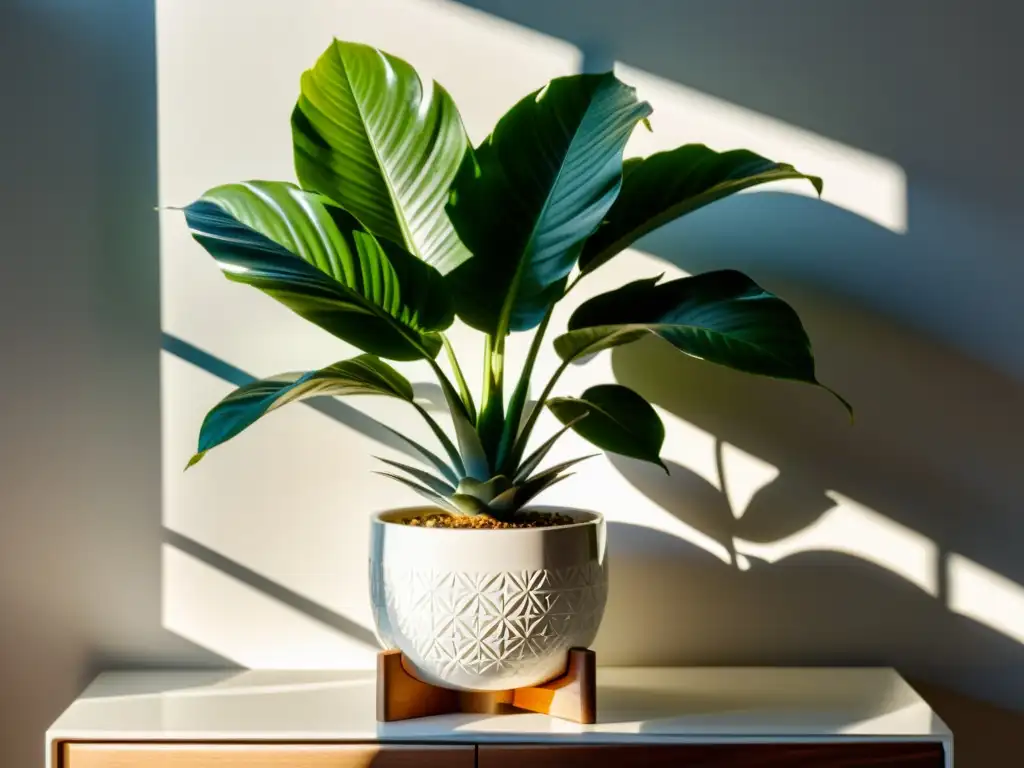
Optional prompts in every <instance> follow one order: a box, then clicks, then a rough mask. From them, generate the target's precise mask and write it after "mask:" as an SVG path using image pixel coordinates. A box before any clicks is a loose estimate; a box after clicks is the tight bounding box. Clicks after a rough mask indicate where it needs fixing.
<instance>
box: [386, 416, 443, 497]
mask: <svg viewBox="0 0 1024 768" xmlns="http://www.w3.org/2000/svg"><path fill="white" fill-rule="evenodd" d="M382 426H383V427H384V429H386V430H387V431H388V432H390V433H391V434H392V435H394V436H395V437H397V438H399V439H400V440H402V441H403V442H404V443H405V444H406V445H408V446H409V447H410V448H412V449H413V450H414V451H416V452H417V453H418V454H419V455H420V456H422V457H423V458H424V459H425V460H426V461H427V462H429V463H430V464H433V465H434V466H435V467H436V468H437V471H438V472H440V473H441V475H442V476H443V477H444V479H445V480H447V481H448V482H449V483H451V484H452V485H457V484H458V482H459V475H458V474H457V473H456V472H455V470H453V469H452V468H451V466H449V465H448V463H447V462H446V461H445V460H444V459H442V458H441V457H440V456H438V455H437V454H436V453H434V452H433V451H431V450H430V449H429V448H426V447H424V446H422V445H420V444H419V443H417V442H416V441H415V440H413V439H412V438H410V437H409V436H408V435H406V434H405V433H403V432H399V431H398V430H397V429H392V428H391V427H389V426H387V425H386V424H385V425H382Z"/></svg>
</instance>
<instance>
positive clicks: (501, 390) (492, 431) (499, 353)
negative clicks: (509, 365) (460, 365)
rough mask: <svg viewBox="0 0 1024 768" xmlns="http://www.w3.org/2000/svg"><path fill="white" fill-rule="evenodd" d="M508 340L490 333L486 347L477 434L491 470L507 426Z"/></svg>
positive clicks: (494, 466)
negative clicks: (506, 378) (506, 344)
mask: <svg viewBox="0 0 1024 768" xmlns="http://www.w3.org/2000/svg"><path fill="white" fill-rule="evenodd" d="M504 376H505V337H504V336H491V335H490V334H488V336H487V341H486V342H485V346H484V391H483V397H482V398H481V405H480V416H479V418H478V419H477V432H478V433H479V435H480V442H481V443H483V446H484V452H485V453H486V454H487V458H488V461H489V463H490V465H491V468H492V469H495V468H496V466H497V465H496V463H495V458H496V454H497V452H498V443H499V442H500V441H501V431H502V427H503V425H504V423H505V378H504Z"/></svg>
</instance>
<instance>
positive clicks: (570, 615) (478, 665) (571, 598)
mask: <svg viewBox="0 0 1024 768" xmlns="http://www.w3.org/2000/svg"><path fill="white" fill-rule="evenodd" d="M424 511H425V510H423V509H400V510H394V511H391V512H382V513H380V514H378V515H375V516H374V517H373V520H372V532H371V549H370V585H371V587H370V588H371V593H372V599H373V609H374V619H375V621H376V624H377V634H378V637H379V638H380V640H381V642H382V643H383V644H384V645H385V646H386V647H387V648H398V649H400V650H401V651H402V653H403V654H404V655H405V659H406V662H407V663H408V664H409V665H410V671H412V672H413V673H414V674H416V676H417V677H419V678H420V679H421V680H424V681H426V682H428V683H433V684H435V685H442V686H445V687H447V688H457V689H463V690H479V691H493V690H504V689H509V688H520V687H523V686H528V685H536V684H538V683H542V682H545V681H547V680H550V679H551V678H553V677H556V676H557V675H559V674H561V673H562V672H563V671H564V670H565V664H566V659H567V652H568V650H569V649H570V648H573V647H588V646H589V645H590V644H591V643H592V642H593V641H594V637H595V635H596V634H597V628H598V626H599V625H600V623H601V616H602V615H603V613H604V605H605V601H606V598H607V594H608V573H607V565H606V562H605V524H604V518H603V517H602V516H601V515H598V514H595V513H593V512H582V511H576V510H565V509H559V510H557V511H558V512H561V513H563V514H567V515H570V516H571V517H573V518H574V519H575V520H577V521H578V522H577V523H576V524H574V525H564V526H557V527H552V528H525V529H508V530H474V529H439V528H421V527H418V526H408V525H401V524H396V523H395V522H394V521H396V520H401V519H402V518H403V517H412V516H415V515H417V514H422V513H423V512H424Z"/></svg>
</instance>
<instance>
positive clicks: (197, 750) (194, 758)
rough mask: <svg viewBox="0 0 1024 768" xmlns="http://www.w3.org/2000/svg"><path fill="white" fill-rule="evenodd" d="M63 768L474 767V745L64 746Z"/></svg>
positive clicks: (78, 744) (61, 767)
mask: <svg viewBox="0 0 1024 768" xmlns="http://www.w3.org/2000/svg"><path fill="white" fill-rule="evenodd" d="M62 758H63V759H62V761H61V764H60V766H59V768H371V766H372V768H474V766H475V758H476V755H475V748H474V747H472V746H426V745H423V746H421V745H416V744H410V745H387V746H381V745H379V744H81V743H77V744H76V743H71V744H65V745H64V746H63V750H62Z"/></svg>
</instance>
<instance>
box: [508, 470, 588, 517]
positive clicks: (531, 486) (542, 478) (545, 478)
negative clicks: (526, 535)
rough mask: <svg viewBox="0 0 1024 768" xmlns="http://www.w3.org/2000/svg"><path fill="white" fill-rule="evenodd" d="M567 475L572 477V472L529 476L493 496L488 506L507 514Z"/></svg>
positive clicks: (527, 502)
mask: <svg viewBox="0 0 1024 768" xmlns="http://www.w3.org/2000/svg"><path fill="white" fill-rule="evenodd" d="M567 477H572V473H569V474H567V475H560V474H558V473H555V472H552V473H547V472H545V473H542V475H537V476H536V477H531V478H530V479H529V480H527V481H526V482H523V483H520V484H518V485H515V486H513V487H512V488H509V489H508V490H507V491H505V492H504V493H501V494H499V495H498V496H496V497H494V499H493V500H492V501H491V503H490V508H491V510H492V511H495V512H498V513H499V514H504V515H508V514H510V513H512V512H515V511H517V510H519V509H521V508H522V507H523V506H525V505H526V504H529V503H530V501H531V500H533V498H534V497H535V496H537V494H539V493H540V492H541V491H544V490H547V489H548V488H550V487H551V486H552V485H554V484H555V483H558V482H561V481H562V480H565V479H566V478H567Z"/></svg>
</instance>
